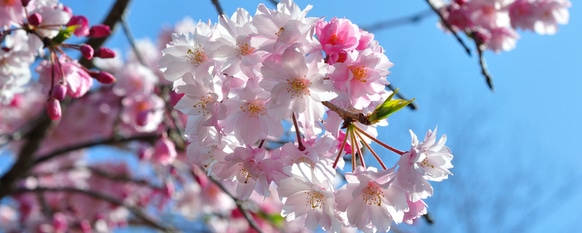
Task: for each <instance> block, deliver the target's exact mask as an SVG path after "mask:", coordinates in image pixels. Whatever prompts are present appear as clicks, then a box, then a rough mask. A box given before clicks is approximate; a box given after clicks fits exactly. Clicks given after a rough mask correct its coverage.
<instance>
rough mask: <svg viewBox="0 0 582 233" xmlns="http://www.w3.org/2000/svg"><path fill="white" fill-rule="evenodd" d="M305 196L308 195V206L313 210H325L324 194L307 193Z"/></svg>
mask: <svg viewBox="0 0 582 233" xmlns="http://www.w3.org/2000/svg"><path fill="white" fill-rule="evenodd" d="M305 194H307V203H306V205H309V206H311V209H316V208H319V209H323V198H324V197H325V196H324V195H323V193H320V192H317V191H309V192H307V191H306V192H305Z"/></svg>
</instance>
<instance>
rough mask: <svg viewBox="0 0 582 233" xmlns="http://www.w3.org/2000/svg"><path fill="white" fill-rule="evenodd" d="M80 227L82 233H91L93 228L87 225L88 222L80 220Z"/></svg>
mask: <svg viewBox="0 0 582 233" xmlns="http://www.w3.org/2000/svg"><path fill="white" fill-rule="evenodd" d="M79 225H80V227H81V232H83V233H93V228H91V223H89V221H87V220H86V219H85V220H81V223H79Z"/></svg>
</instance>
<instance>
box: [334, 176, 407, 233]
mask: <svg viewBox="0 0 582 233" xmlns="http://www.w3.org/2000/svg"><path fill="white" fill-rule="evenodd" d="M393 179H394V172H393V170H392V169H389V170H382V171H376V170H375V169H372V168H369V169H368V170H364V169H363V168H362V167H358V168H356V171H355V172H354V173H353V174H346V180H347V181H348V183H347V184H346V185H345V186H344V187H342V188H341V189H339V190H338V191H337V194H336V202H337V204H338V210H340V211H345V212H346V213H347V218H348V221H349V223H350V224H351V225H353V226H356V227H358V229H360V230H363V231H365V232H371V231H374V232H376V231H377V232H386V231H388V230H390V225H391V224H392V221H394V222H395V223H400V222H402V221H403V217H404V211H405V210H406V209H407V208H408V204H407V202H406V195H405V192H404V191H403V190H401V189H400V188H399V187H397V186H395V185H394V183H393V182H392V181H393Z"/></svg>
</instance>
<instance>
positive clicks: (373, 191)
mask: <svg viewBox="0 0 582 233" xmlns="http://www.w3.org/2000/svg"><path fill="white" fill-rule="evenodd" d="M383 197H384V192H382V189H380V188H379V187H377V186H375V185H374V186H372V185H370V184H369V185H368V187H366V188H365V189H364V190H363V192H362V199H363V201H364V203H366V204H368V205H377V206H382V198H383Z"/></svg>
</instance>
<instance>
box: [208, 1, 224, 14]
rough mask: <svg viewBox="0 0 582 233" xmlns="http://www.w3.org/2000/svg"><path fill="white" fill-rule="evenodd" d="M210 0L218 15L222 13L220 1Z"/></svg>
mask: <svg viewBox="0 0 582 233" xmlns="http://www.w3.org/2000/svg"><path fill="white" fill-rule="evenodd" d="M211 1H212V5H214V8H216V12H218V15H224V10H222V6H221V5H220V2H219V1H218V0H211Z"/></svg>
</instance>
